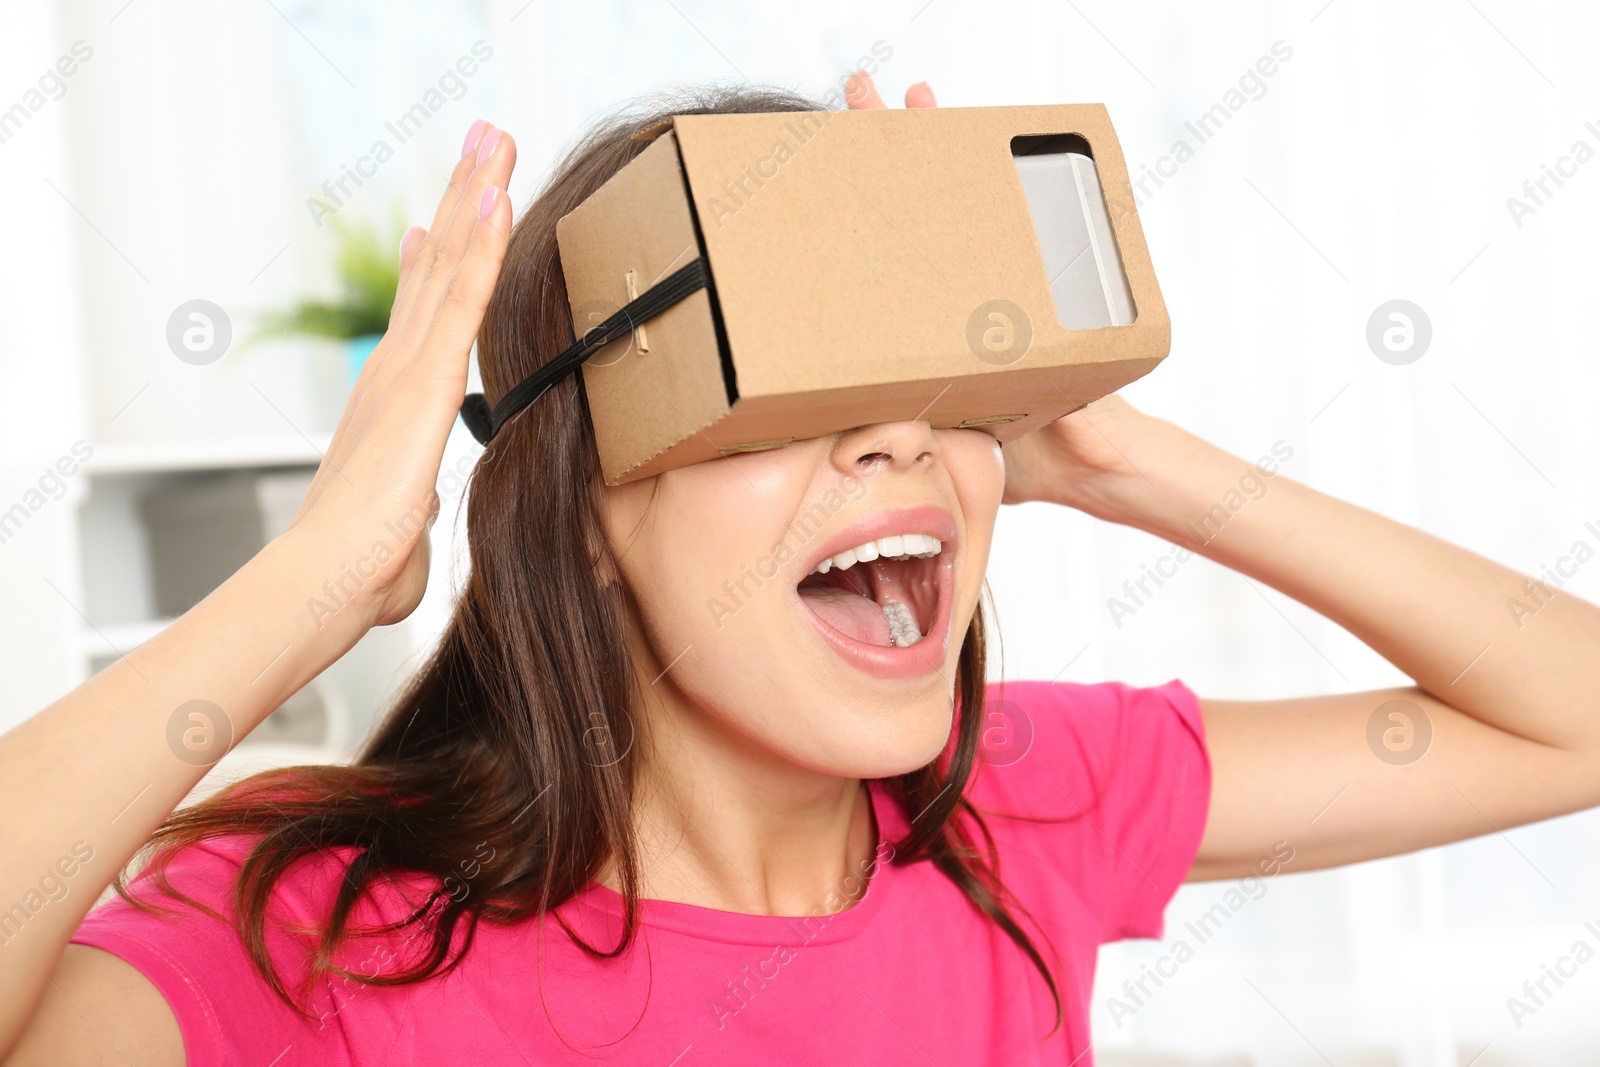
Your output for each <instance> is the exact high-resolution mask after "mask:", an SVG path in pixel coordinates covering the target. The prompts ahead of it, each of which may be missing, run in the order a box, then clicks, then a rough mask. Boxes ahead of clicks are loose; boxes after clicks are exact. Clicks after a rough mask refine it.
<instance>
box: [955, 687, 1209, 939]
mask: <svg viewBox="0 0 1600 1067" xmlns="http://www.w3.org/2000/svg"><path fill="white" fill-rule="evenodd" d="M985 715H986V725H987V727H988V729H987V730H986V733H985V740H984V743H983V745H982V747H980V757H981V758H980V760H979V762H978V770H977V772H976V773H975V776H974V781H973V785H972V788H971V793H970V795H971V797H972V799H973V801H974V802H975V803H976V804H977V805H978V807H979V809H980V811H981V812H983V813H984V815H985V818H986V820H987V821H988V822H989V823H990V824H991V825H992V826H993V827H994V828H995V830H996V836H997V839H999V840H1000V843H1001V844H1002V846H1005V845H1010V846H1011V847H1012V848H1013V849H1014V850H1016V851H1019V852H1021V853H1024V854H1026V855H1027V857H1028V859H1027V861H1026V862H1028V863H1034V862H1036V863H1039V864H1042V865H1043V866H1045V867H1046V868H1048V869H1049V871H1050V873H1051V874H1052V875H1053V876H1055V877H1057V878H1059V879H1061V880H1063V881H1064V882H1065V883H1066V884H1067V885H1068V886H1069V887H1070V889H1071V891H1072V892H1073V893H1074V894H1075V895H1076V896H1077V897H1078V898H1079V899H1080V900H1081V901H1082V902H1083V904H1084V905H1085V906H1086V908H1087V910H1088V911H1089V912H1090V913H1091V914H1092V915H1093V916H1095V917H1097V918H1098V919H1099V921H1100V926H1101V940H1102V941H1116V940H1120V939H1122V938H1129V937H1142V938H1159V937H1161V936H1162V935H1163V932H1164V925H1163V914H1164V912H1165V909H1166V906H1167V904H1168V902H1169V901H1170V900H1171V899H1172V897H1173V895H1174V894H1175V893H1176V892H1177V890H1178V887H1179V886H1180V885H1181V884H1182V883H1183V880H1184V878H1185V877H1186V876H1187V874H1188V872H1189V869H1190V867H1191V866H1192V865H1193V863H1194V860H1195V856H1196V854H1197V852H1198V851H1199V847H1200V838H1201V835H1202V833H1203V832H1204V830H1205V822H1206V815H1207V812H1208V810H1209V807H1210V802H1211V762H1210V757H1209V755H1208V754H1207V751H1206V746H1205V729H1204V726H1203V724H1202V722H1201V719H1200V702H1199V699H1198V698H1197V697H1196V696H1195V694H1194V693H1193V692H1192V691H1191V690H1190V689H1189V688H1188V687H1187V686H1186V685H1184V684H1183V683H1182V682H1180V681H1177V680H1174V681H1171V682H1168V683H1166V684H1165V685H1160V686H1153V687H1149V688H1139V687H1134V686H1129V685H1126V684H1124V683H1121V682H1107V683H1102V684H1099V685H1077V684H1069V683H1053V684H1052V683H1046V682H1005V683H994V684H992V685H990V686H989V688H988V694H987V699H986V702H985ZM1012 816H1014V817H1012ZM1001 858H1002V875H1003V876H1004V873H1005V871H1004V864H1005V855H1004V849H1003V851H1002V857H1001Z"/></svg>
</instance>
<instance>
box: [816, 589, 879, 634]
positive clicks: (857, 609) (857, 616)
mask: <svg viewBox="0 0 1600 1067" xmlns="http://www.w3.org/2000/svg"><path fill="white" fill-rule="evenodd" d="M800 598H801V599H802V600H804V601H805V602H806V607H808V608H810V609H811V610H812V611H814V612H816V613H817V617H818V618H820V619H821V620H822V621H823V622H825V623H827V624H828V625H829V626H832V627H833V628H834V629H835V630H838V631H839V632H840V633H842V634H844V635H845V636H846V637H851V638H854V639H855V640H857V641H860V642H861V643H863V644H867V645H884V646H887V645H888V644H889V643H890V642H889V620H887V619H885V618H884V617H883V609H882V608H880V607H879V606H878V603H877V601H875V600H873V599H871V598H870V597H864V596H861V595H860V594H859V593H852V592H850V591H849V590H848V589H836V588H834V587H833V586H824V587H817V588H810V587H808V588H804V589H801V590H800Z"/></svg>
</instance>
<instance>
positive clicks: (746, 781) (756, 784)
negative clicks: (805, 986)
mask: <svg viewBox="0 0 1600 1067" xmlns="http://www.w3.org/2000/svg"><path fill="white" fill-rule="evenodd" d="M650 734H651V743H650V744H648V745H647V746H646V747H645V751H643V752H641V753H640V755H641V757H642V759H643V761H644V762H643V766H642V768H641V773H640V777H639V781H638V789H637V791H636V792H635V795H634V825H635V827H636V828H637V832H638V840H639V842H640V847H639V865H640V879H641V896H643V897H645V898H647V899H654V900H670V901H675V902H678V903H682V904H694V905H698V906H700V907H706V908H715V909H718V910H720V911H732V912H741V913H745V914H755V915H811V914H816V913H817V911H818V910H819V909H821V910H822V911H829V912H831V911H837V910H840V909H842V908H843V907H847V906H849V905H850V904H851V903H854V901H855V900H858V899H859V898H860V895H861V892H862V888H861V884H860V881H859V876H860V874H861V872H862V871H863V870H868V869H870V865H871V860H872V856H873V855H874V851H875V849H876V846H877V840H876V839H877V828H876V825H875V822H874V819H873V814H872V804H871V797H870V794H869V793H868V790H867V788H866V787H865V785H864V783H863V782H861V781H860V780H859V779H854V778H837V777H833V776H831V775H825V774H819V773H817V772H814V771H809V770H806V769H804V768H801V767H797V766H795V765H793V764H789V763H784V762H783V761H782V760H781V759H780V758H779V757H777V756H775V755H774V754H773V753H770V752H765V751H758V750H756V749H755V748H754V746H752V745H751V744H750V743H749V742H748V741H746V740H745V739H743V738H739V737H733V736H728V735H727V732H726V731H722V730H718V729H717V728H716V726H714V725H712V724H710V723H709V722H708V721H707V719H706V718H705V717H703V716H699V715H687V716H686V715H681V714H680V715H674V714H667V715H656V716H652V721H651V724H650ZM602 880H603V881H605V882H606V883H607V884H608V885H611V887H612V888H614V889H615V888H617V885H616V883H615V881H614V878H612V877H606V878H603V879H602Z"/></svg>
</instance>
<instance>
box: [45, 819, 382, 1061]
mask: <svg viewBox="0 0 1600 1067" xmlns="http://www.w3.org/2000/svg"><path fill="white" fill-rule="evenodd" d="M248 850H249V842H248V841H247V840H246V839H243V838H221V839H214V840H208V841H204V842H201V843H199V844H194V845H189V846H187V847H185V848H184V849H183V850H182V851H181V852H179V853H178V854H177V855H175V856H174V857H173V858H172V859H171V861H170V862H169V863H168V864H167V866H166V877H167V880H168V882H169V883H170V884H171V885H172V887H173V888H174V889H176V890H178V891H179V892H181V893H183V894H185V895H187V896H188V897H190V898H192V899H193V900H195V901H197V902H199V903H201V904H204V905H205V906H206V907H208V908H211V909H212V910H214V911H216V912H218V913H220V915H221V916H222V918H217V917H214V916H212V915H209V914H207V913H206V912H204V911H201V910H199V909H197V908H195V907H194V906H193V905H191V904H189V903H187V902H185V901H182V900H177V899H175V898H173V897H171V896H170V895H168V894H166V893H163V892H160V891H159V890H157V889H156V887H155V886H153V885H152V884H151V883H152V878H151V876H150V873H149V872H148V871H145V872H141V873H140V874H139V876H138V877H136V878H135V879H133V881H132V882H131V883H130V884H129V887H128V888H129V892H130V894H131V895H133V896H134V897H136V898H137V899H139V900H141V901H146V902H150V903H153V904H155V905H157V906H158V907H159V908H160V909H161V911H160V912H157V913H151V912H148V911H145V910H143V909H141V908H136V907H134V906H133V905H131V904H129V903H128V902H127V901H125V900H123V899H121V898H120V897H118V898H114V899H111V900H108V901H106V902H105V903H103V904H101V905H100V906H99V907H97V908H95V909H94V910H93V911H91V912H90V913H89V914H88V915H87V916H85V917H84V920H83V922H82V923H80V924H79V926H78V930H77V932H76V933H74V934H73V936H72V941H73V942H75V943H77V944H81V945H90V946H93V947H95V948H98V949H103V950H104V951H106V952H110V953H112V954H113V955H115V956H118V957H120V958H122V959H123V960H125V961H127V962H128V963H129V964H131V965H132V966H133V967H135V968H137V969H138V970H139V971H140V972H141V973H142V974H144V975H145V977H147V978H148V979H149V980H150V981H151V982H152V983H153V984H154V985H155V987H156V988H157V989H158V990H160V992H161V994H162V996H163V997H164V998H166V1001H167V1003H168V1004H169V1005H171V1007H172V1011H173V1014H174V1015H175V1016H176V1017H177V1020H178V1027H179V1029H180V1030H181V1032H182V1034H183V1044H184V1050H185V1053H186V1055H187V1062H188V1064H189V1067H222V1065H232V1064H239V1063H261V1064H267V1063H277V1064H279V1067H284V1065H286V1064H290V1063H308V1062H319V1063H333V1062H342V1061H343V1059H344V1057H343V1056H342V1055H340V1052H341V1051H342V1048H341V1046H343V1045H345V1043H346V1038H347V1036H348V1035H347V1034H346V1033H345V1029H346V1027H347V1025H348V1023H349V1022H350V1020H349V1019H348V1018H345V1017H341V1016H342V1015H347V1014H348V1013H341V1012H340V1010H339V1009H340V1008H341V1007H342V1006H343V1002H342V1001H341V999H340V989H341V988H344V989H354V988H356V987H354V986H352V985H350V983H349V980H347V979H339V978H333V979H329V978H324V980H323V981H322V982H321V983H319V984H318V986H317V987H316V988H315V989H314V990H313V991H311V992H309V994H307V993H306V992H305V991H304V990H303V989H302V987H301V986H300V983H301V982H302V981H303V979H304V976H305V973H306V969H307V964H308V958H309V957H308V952H309V950H310V947H311V945H312V944H313V938H312V937H311V936H310V935H309V934H308V933H305V932H304V931H305V930H306V929H308V928H312V927H315V926H320V925H321V924H324V923H325V922H326V920H327V915H326V914H325V912H326V911H327V910H328V909H329V908H330V906H331V903H330V902H331V900H332V896H331V893H332V891H333V890H334V887H335V884H336V880H337V878H338V872H339V871H340V870H342V857H340V856H338V855H326V854H325V855H323V856H321V857H314V858H312V859H311V860H302V861H299V862H297V864H296V865H295V866H293V867H291V868H290V870H289V871H288V872H287V873H286V874H285V876H284V878H283V879H282V880H280V882H279V883H278V884H277V885H276V886H275V887H274V890H273V895H272V898H271V903H270V904H269V908H268V915H269V919H268V925H267V928H266V941H267V951H268V953H269V954H270V956H271V958H272V960H273V962H274V963H275V964H277V967H278V973H279V975H280V978H281V980H282V981H283V982H284V983H285V984H286V985H287V986H288V988H289V990H290V992H291V995H293V996H295V997H296V998H297V1002H298V1003H300V1004H301V1005H302V1006H303V1007H305V1008H306V1010H307V1011H308V1012H310V1013H311V1017H310V1018H309V1019H308V1018H306V1017H305V1016H303V1015H301V1014H300V1013H299V1012H297V1011H295V1010H294V1009H293V1008H291V1007H290V1006H289V1005H288V1004H286V1003H284V1001H283V1000H282V998H280V997H279V996H278V995H277V994H276V993H275V992H274V991H273V990H272V988H271V987H270V986H269V985H268V984H267V982H266V979H265V978H264V977H263V976H262V974H261V972H260V971H259V970H257V969H256V967H255V964H254V963H253V961H252V960H251V957H250V954H249V952H248V951H247V950H246V947H245V945H244V942H243V939H242V938H241V937H240V934H239V931H238V928H237V926H236V925H234V914H235V912H234V906H233V893H234V884H235V880H236V878H237V876H238V873H239V868H240V865H241V864H242V862H243V860H244V858H245V856H246V855H247V854H248ZM386 910H387V909H386ZM357 914H358V915H362V914H364V915H367V916H370V915H371V914H373V913H371V912H365V911H364V909H361V908H358V909H357ZM336 958H337V959H338V962H340V963H341V964H344V965H345V966H346V967H348V968H350V969H351V970H353V971H357V972H358V973H375V972H376V971H377V970H379V969H380V968H377V967H366V968H362V967H361V966H360V962H359V958H358V957H352V956H346V955H345V954H344V953H338V954H336ZM390 958H392V957H390ZM336 983H337V984H336ZM375 992H376V991H375ZM343 995H344V996H345V997H348V996H350V995H351V994H350V993H349V992H346V993H344V994H343ZM291 1050H292V1051H291ZM285 1053H289V1054H288V1055H285ZM308 1055H309V1056H311V1058H310V1059H307V1058H306V1057H307V1056H308Z"/></svg>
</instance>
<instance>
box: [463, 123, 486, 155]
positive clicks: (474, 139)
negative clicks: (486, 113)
mask: <svg viewBox="0 0 1600 1067" xmlns="http://www.w3.org/2000/svg"><path fill="white" fill-rule="evenodd" d="M488 126H489V124H488V123H487V122H484V121H483V120H482V119H479V120H478V121H476V122H474V123H473V124H472V125H471V126H468V127H467V141H466V143H465V144H463V145H462V146H461V154H462V155H463V156H470V155H471V154H472V150H473V149H474V148H477V147H478V142H479V141H481V140H483V131H484V130H485V129H487V128H488Z"/></svg>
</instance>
